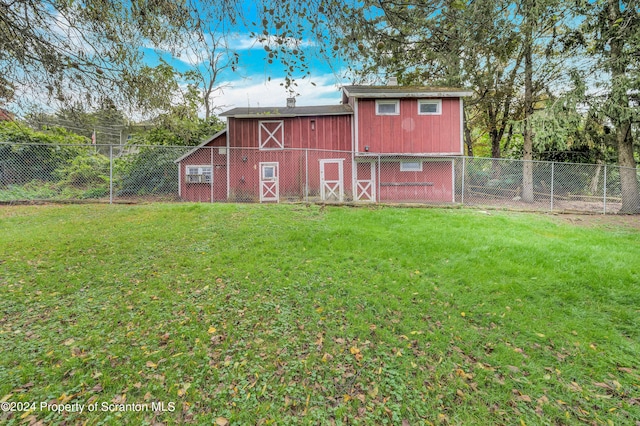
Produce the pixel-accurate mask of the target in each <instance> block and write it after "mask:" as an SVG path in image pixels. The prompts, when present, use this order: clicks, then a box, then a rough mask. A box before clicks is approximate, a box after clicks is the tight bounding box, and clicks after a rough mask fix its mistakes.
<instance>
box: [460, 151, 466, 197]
mask: <svg viewBox="0 0 640 426" xmlns="http://www.w3.org/2000/svg"><path fill="white" fill-rule="evenodd" d="M466 165H467V157H462V182H461V185H460V186H461V192H460V204H464V181H465V179H466V169H465V168H466Z"/></svg>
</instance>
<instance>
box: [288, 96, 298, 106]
mask: <svg viewBox="0 0 640 426" xmlns="http://www.w3.org/2000/svg"><path fill="white" fill-rule="evenodd" d="M295 106H296V98H287V108H294V107H295Z"/></svg>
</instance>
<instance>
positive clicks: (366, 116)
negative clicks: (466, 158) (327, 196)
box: [358, 98, 462, 154]
mask: <svg viewBox="0 0 640 426" xmlns="http://www.w3.org/2000/svg"><path fill="white" fill-rule="evenodd" d="M461 120H462V117H461V116H460V99H458V98H443V99H442V114H440V115H418V99H401V100H400V114H399V115H376V102H375V99H360V100H359V101H358V151H359V152H364V151H365V146H366V145H368V146H369V152H370V153H433V154H435V153H447V154H462V151H461V150H462V146H461V133H460V132H461V126H460V123H461Z"/></svg>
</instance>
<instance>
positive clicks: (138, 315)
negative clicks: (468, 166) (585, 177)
mask: <svg viewBox="0 0 640 426" xmlns="http://www.w3.org/2000/svg"><path fill="white" fill-rule="evenodd" d="M0 351H1V352H0V398H1V401H2V402H6V403H8V404H3V409H4V410H7V409H8V410H13V411H5V412H4V413H0V423H5V424H22V423H29V422H31V423H35V422H38V421H41V422H43V423H44V424H50V423H62V422H67V423H71V424H77V423H84V422H87V424H120V423H129V424H154V423H158V422H160V423H164V424H180V423H194V424H205V423H208V424H211V423H214V424H219V425H225V424H227V423H229V424H231V425H235V424H265V425H267V424H277V425H282V424H375V425H380V424H393V425H407V424H409V425H418V424H460V425H470V424H478V425H480V424H482V425H485V424H504V425H537V424H583V423H585V424H595V425H599V424H603V425H607V424H609V425H622V424H631V425H634V424H635V425H637V424H639V423H638V419H640V232H638V231H635V230H630V229H624V228H606V229H605V228H583V227H577V226H572V225H569V224H562V223H560V222H558V221H555V220H554V219H553V218H549V217H545V216H542V215H535V214H518V213H505V212H490V213H489V214H487V213H485V212H480V211H473V210H447V209H444V210H436V209H428V210H423V209H400V208H398V209H391V208H378V209H376V208H371V209H369V208H346V207H337V208H331V207H326V208H324V209H322V208H319V207H317V206H311V207H306V206H303V205H293V206H292V205H270V206H264V205H206V204H154V205H145V206H108V205H81V206H77V205H70V206H22V207H1V208H0ZM60 404H68V405H67V406H64V405H60ZM80 409H82V410H83V411H82V412H79V410H80ZM89 410H91V411H89Z"/></svg>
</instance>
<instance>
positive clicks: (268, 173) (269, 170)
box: [262, 165, 276, 180]
mask: <svg viewBox="0 0 640 426" xmlns="http://www.w3.org/2000/svg"><path fill="white" fill-rule="evenodd" d="M275 178H276V166H269V165H264V166H262V180H273V179H275Z"/></svg>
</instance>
